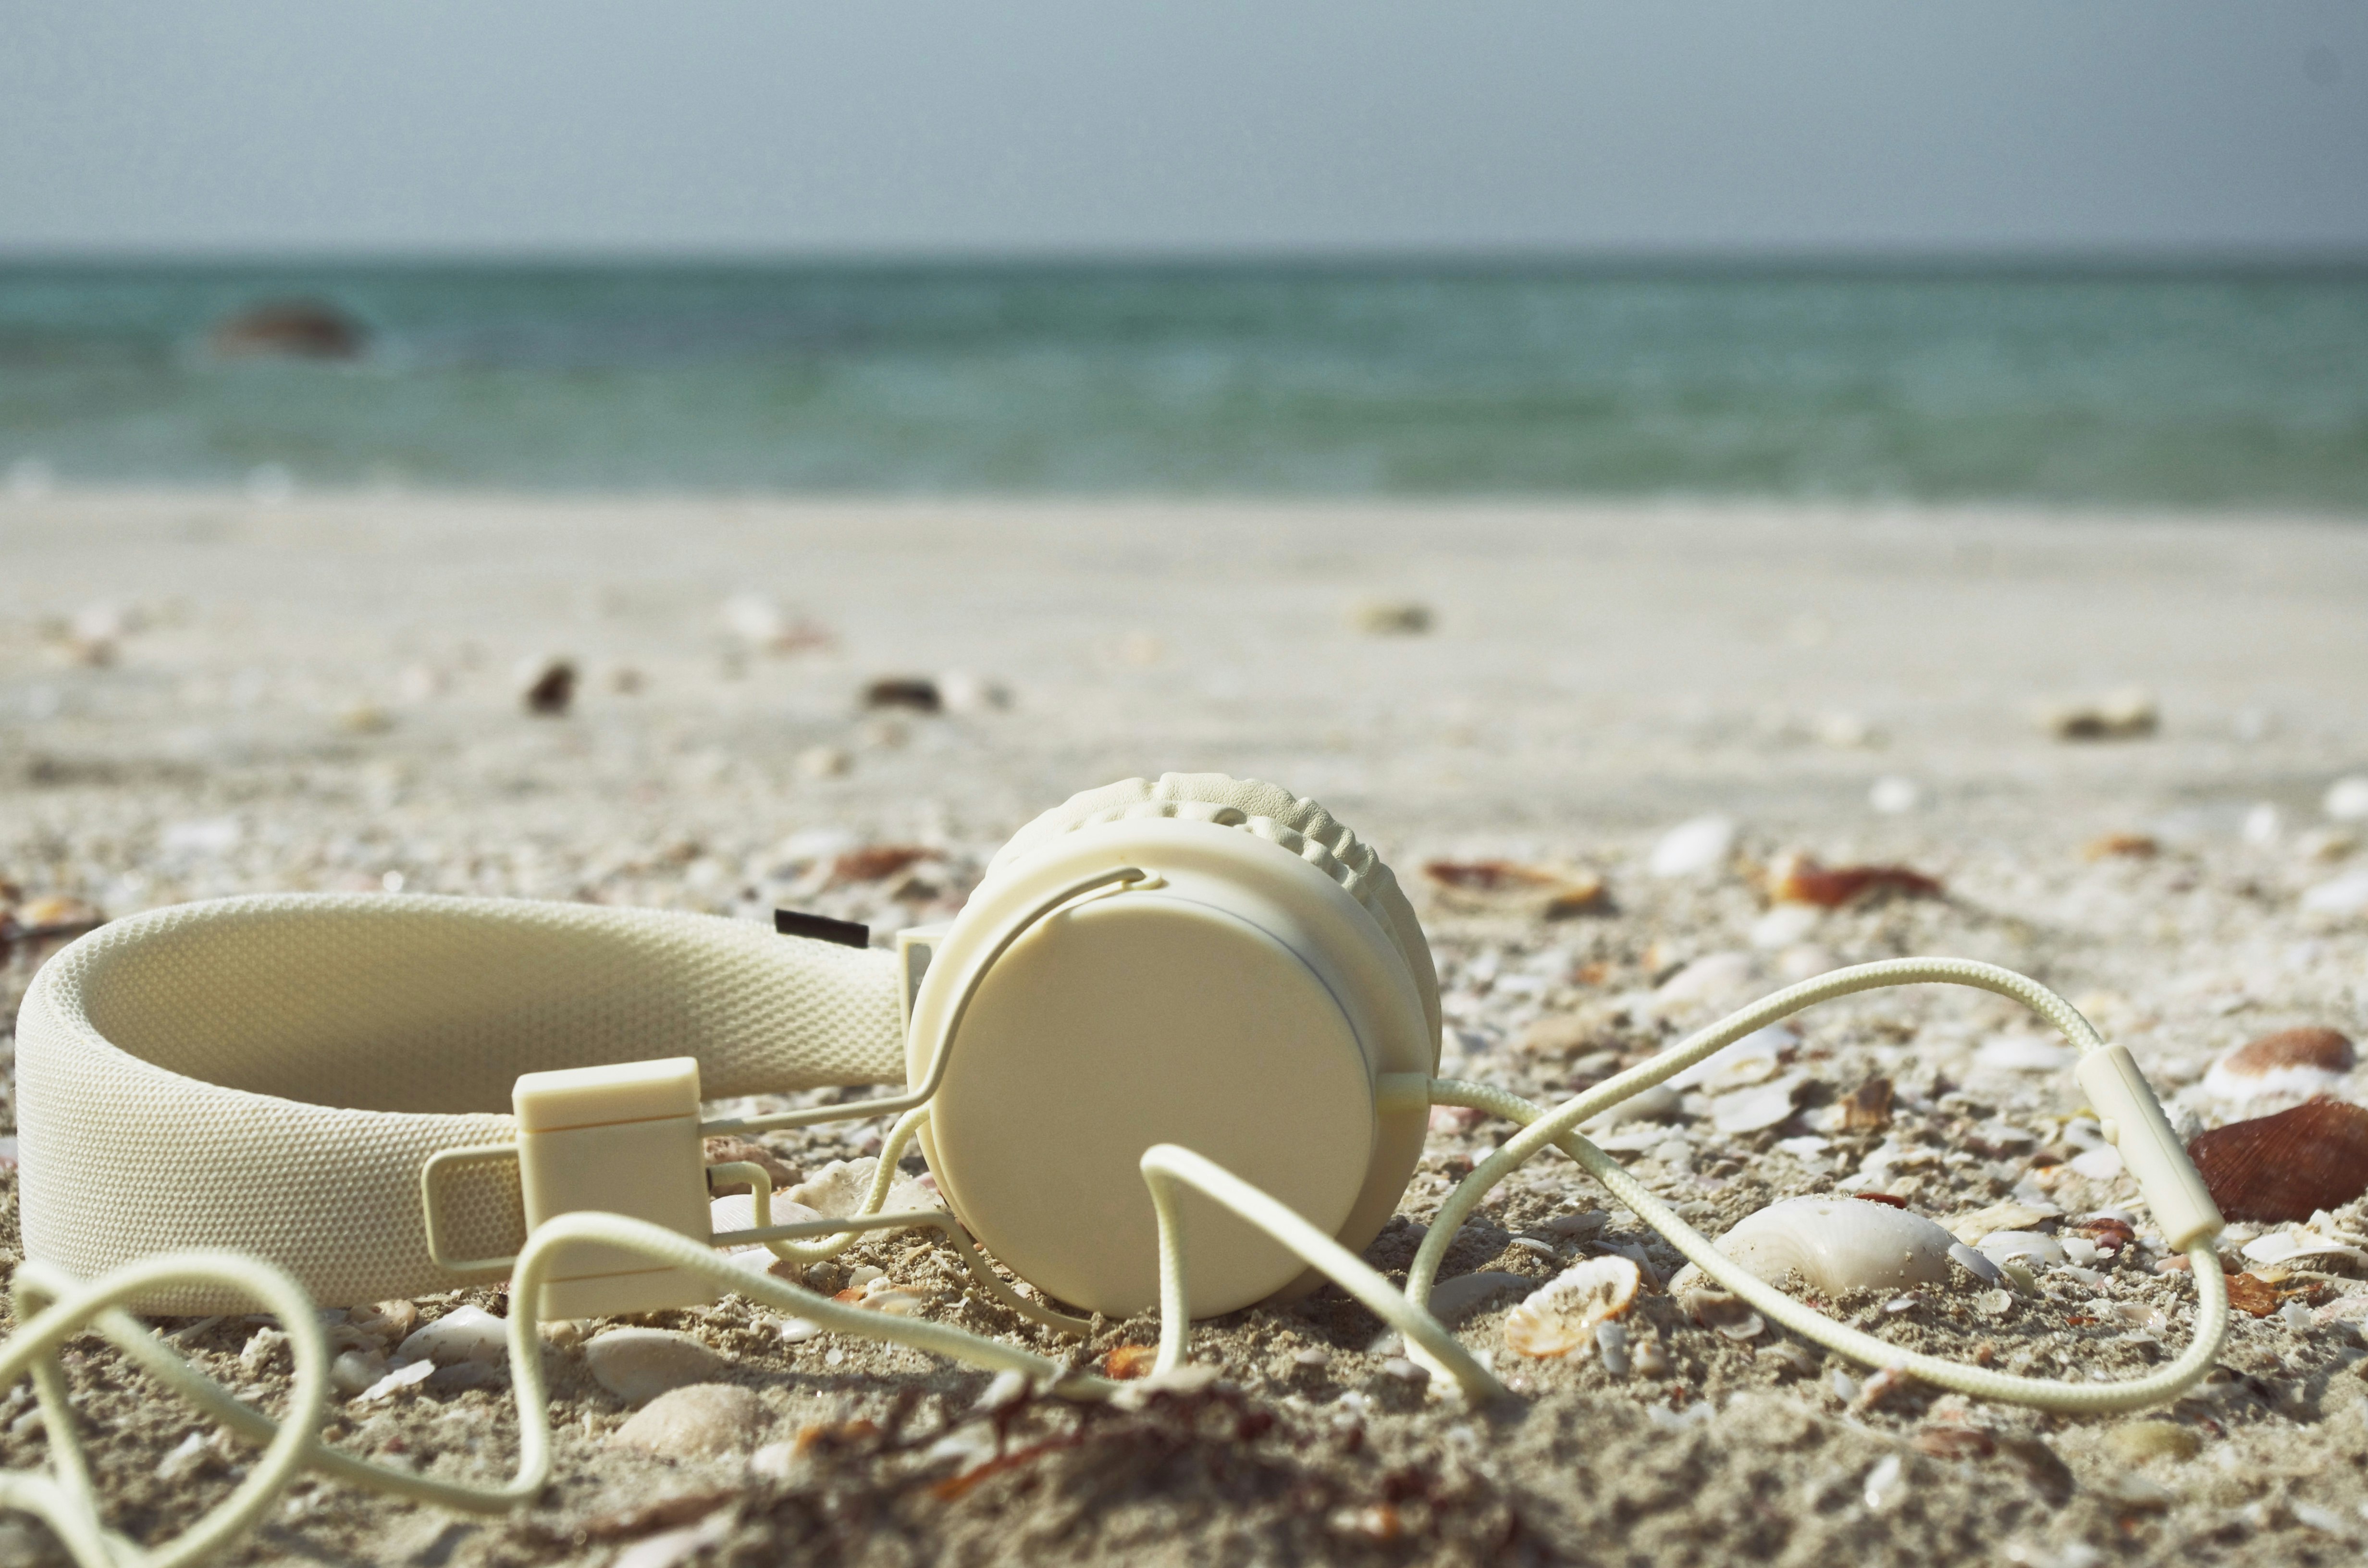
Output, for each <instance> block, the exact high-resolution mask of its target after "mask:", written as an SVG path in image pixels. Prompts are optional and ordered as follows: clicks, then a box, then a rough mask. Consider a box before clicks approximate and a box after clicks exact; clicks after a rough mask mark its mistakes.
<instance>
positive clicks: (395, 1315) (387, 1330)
mask: <svg viewBox="0 0 2368 1568" xmlns="http://www.w3.org/2000/svg"><path fill="white" fill-rule="evenodd" d="M346 1324H347V1326H348V1327H351V1328H356V1329H359V1330H360V1331H361V1332H362V1333H364V1334H366V1335H370V1337H371V1338H372V1339H375V1340H377V1341H378V1342H379V1343H380V1344H381V1345H400V1344H401V1343H403V1341H404V1340H405V1339H407V1338H409V1337H410V1335H411V1331H412V1330H413V1329H415V1328H417V1327H418V1326H419V1309H418V1308H417V1307H416V1306H414V1305H413V1304H412V1303H411V1302H409V1301H380V1302H377V1303H375V1304H373V1305H371V1306H367V1307H356V1308H354V1309H352V1310H351V1311H350V1312H347V1313H346Z"/></svg>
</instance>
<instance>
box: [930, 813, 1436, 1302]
mask: <svg viewBox="0 0 2368 1568" xmlns="http://www.w3.org/2000/svg"><path fill="white" fill-rule="evenodd" d="M1267 812H1281V813H1283V815H1282V816H1274V815H1269V814H1265V813H1267ZM1285 817H1287V818H1288V819H1289V820H1288V821H1286V820H1284V818H1285ZM1292 824H1300V825H1297V826H1294V825H1292ZM1303 829H1304V830H1305V831H1303ZM1130 866H1131V867H1135V868H1138V869H1141V870H1143V871H1144V872H1145V873H1146V874H1147V880H1146V881H1141V882H1138V883H1136V884H1134V885H1133V887H1131V888H1118V887H1105V888H1103V889H1102V890H1101V891H1100V892H1092V893H1087V894H1086V895H1085V896H1083V897H1081V898H1078V899H1076V900H1075V901H1073V902H1067V903H1064V905H1063V907H1062V908H1060V909H1059V910H1058V911H1057V912H1056V913H1053V914H1052V915H1046V916H1043V917H1042V918H1041V919H1040V920H1039V921H1038V923H1037V924H1036V925H1035V926H1033V927H1032V928H1030V929H1027V930H1026V931H1025V933H1024V934H1023V935H1018V936H1014V935H1012V934H1011V933H1012V932H1013V931H1015V930H1016V929H1017V927H1016V926H1015V924H1014V923H1015V922H1019V921H1022V920H1025V919H1028V918H1032V916H1031V915H1030V911H1034V910H1041V909H1042V908H1043V907H1044V903H1043V901H1044V900H1046V899H1048V898H1051V899H1059V898H1060V897H1061V896H1062V895H1061V890H1062V889H1063V888H1064V887H1071V886H1076V885H1079V883H1080V881H1081V880H1083V881H1085V882H1086V883H1088V884H1090V882H1091V881H1092V879H1094V878H1095V877H1096V876H1097V875H1099V874H1103V873H1108V872H1110V871H1112V870H1115V869H1118V868H1121V867H1130ZM1006 944H1008V946H1007V945H1006ZM998 955H999V956H998ZM965 993H967V994H970V995H971V996H972V998H973V1000H972V1002H971V1003H970V1005H969V1010H968V1011H967V1012H965V1013H963V1014H962V1020H961V1022H960V1024H959V1026H958V1027H957V1026H956V1024H955V1014H954V1009H955V1007H956V1006H957V1003H958V999H959V997H960V996H962V994H965ZM1438 1017H1439V1015H1438V987H1437V978H1436V973H1435V971H1433V969H1432V967H1431V964H1430V952H1429V944H1428V943H1426V942H1425V941H1424V940H1423V937H1422V929H1421V926H1420V925H1419V924H1418V923H1417V921H1416V920H1415V917H1414V912H1413V910H1412V908H1411V907H1410V906H1409V905H1408V904H1407V903H1406V898H1405V895H1404V894H1403V893H1402V892H1399V890H1398V887H1397V884H1396V881H1395V879H1394V878H1392V877H1391V876H1390V874H1389V869H1388V867H1386V866H1384V865H1383V863H1382V862H1381V859H1380V858H1379V857H1378V856H1376V855H1375V854H1374V853H1373V852H1372V848H1371V847H1370V846H1366V845H1364V844H1362V843H1360V841H1359V840H1358V839H1357V837H1356V835H1354V834H1353V833H1351V832H1349V829H1348V828H1347V827H1346V826H1345V825H1344V824H1340V823H1338V821H1337V820H1336V819H1334V818H1333V817H1332V816H1331V815H1330V814H1329V813H1328V812H1325V811H1324V809H1323V808H1322V807H1320V806H1318V805H1316V804H1315V802H1314V801H1305V800H1303V799H1300V798H1298V797H1295V796H1293V795H1292V794H1291V793H1290V792H1289V791H1287V790H1281V789H1278V788H1277V787H1275V786H1273V785H1270V784H1263V783H1259V782H1258V781H1256V780H1235V779H1232V778H1225V777H1224V776H1223V775H1220V774H1199V775H1176V774H1171V775H1168V776H1167V777H1166V778H1162V779H1161V780H1160V781H1159V782H1158V783H1156V784H1152V783H1148V782H1146V781H1144V780H1143V779H1130V780H1127V781H1124V782H1122V783H1120V784H1115V785H1110V786H1108V787H1106V788H1104V789H1101V790H1091V791H1088V792H1087V793H1086V794H1083V795H1079V796H1076V797H1074V798H1072V799H1071V800H1070V801H1066V802H1064V804H1063V805H1062V806H1059V807H1056V808H1054V809H1053V811H1051V812H1046V813H1044V815H1042V816H1041V817H1039V818H1037V819H1036V820H1035V821H1034V822H1032V823H1030V824H1029V825H1028V826H1027V827H1026V828H1023V829H1022V830H1021V831H1020V833H1019V834H1018V835H1015V836H1014V837H1013V839H1012V841H1011V842H1010V843H1009V844H1008V845H1006V846H1004V848H1003V850H1002V851H1001V852H1000V853H998V854H997V855H996V858H995V859H994V861H993V862H992V863H991V864H990V866H989V868H988V871H987V875H986V877H985V880H984V881H981V883H980V884H979V887H978V889H977V890H976V892H973V895H972V898H971V901H970V903H968V904H967V905H966V906H965V907H964V909H963V911H962V915H960V916H959V917H958V918H957V919H956V920H955V922H954V923H953V925H952V926H951V928H949V929H948V931H947V932H946V933H945V935H944V937H942V938H941V939H939V941H938V942H937V944H936V947H935V953H934V956H933V957H932V958H931V959H930V960H929V963H928V970H927V972H926V974H925V975H924V977H923V979H922V981H921V984H920V990H919V992H918V993H917V994H916V997H915V1001H914V1006H913V1015H912V1022H913V1028H912V1031H911V1038H910V1040H909V1041H908V1045H907V1058H906V1060H907V1072H908V1075H909V1077H910V1081H911V1082H912V1083H913V1084H914V1085H916V1086H917V1085H920V1084H921V1083H922V1082H923V1081H924V1080H925V1078H926V1076H927V1074H928V1072H929V1069H930V1065H931V1062H933V1061H934V1060H935V1059H936V1057H937V1055H938V1053H939V1051H945V1052H947V1053H948V1054H947V1055H946V1058H945V1062H946V1067H945V1076H944V1078H943V1080H942V1082H941V1083H940V1085H939V1090H938V1095H937V1098H936V1101H935V1106H936V1110H935V1114H934V1115H933V1117H932V1119H931V1121H930V1123H929V1124H928V1127H927V1128H925V1129H924V1131H922V1134H921V1138H922V1147H923V1151H924V1153H925V1154H926V1155H927V1157H928V1161H929V1164H930V1167H931V1169H932V1170H933V1171H935V1172H936V1173H937V1176H938V1182H939V1188H940V1190H941V1191H942V1192H943V1193H944V1194H945V1196H946V1199H947V1200H948V1201H949V1202H950V1203H951V1205H952V1207H953V1209H954V1211H955V1212H956V1214H957V1215H959V1216H961V1218H962V1220H963V1221H964V1222H965V1223H966V1224H967V1225H968V1226H969V1228H970V1229H971V1230H972V1231H973V1233H975V1234H976V1235H977V1236H978V1238H979V1240H980V1241H981V1242H983V1243H984V1244H985V1245H986V1246H987V1248H988V1249H989V1250H990V1251H991V1252H994V1253H995V1254H996V1256H998V1257H999V1258H1000V1259H1001V1260H1002V1261H1003V1262H1004V1263H1005V1264H1006V1265H1008V1267H1011V1268H1013V1269H1014V1270H1016V1271H1017V1272H1018V1273H1019V1274H1020V1275H1021V1276H1022V1277H1024V1278H1027V1279H1029V1280H1030V1283H1032V1284H1034V1285H1036V1286H1037V1287H1038V1288H1039V1289H1042V1290H1046V1291H1047V1292H1048V1293H1050V1294H1052V1295H1054V1296H1056V1297H1060V1298H1062V1299H1064V1300H1066V1301H1070V1302H1072V1303H1074V1304H1076V1305H1078V1306H1081V1307H1085V1308H1087V1309H1088V1310H1093V1311H1099V1312H1104V1313H1106V1314H1107V1315H1110V1316H1114V1317H1119V1316H1126V1315H1129V1314H1131V1313H1132V1312H1136V1311H1140V1310H1143V1309H1144V1308H1145V1307H1147V1306H1149V1305H1151V1304H1152V1303H1153V1301H1156V1273H1157V1271H1156V1226H1155V1225H1154V1223H1153V1221H1152V1215H1151V1208H1150V1199H1149V1194H1148V1191H1147V1189H1145V1188H1144V1187H1143V1185H1142V1182H1141V1173H1140V1171H1139V1169H1138V1168H1137V1165H1136V1162H1137V1161H1138V1160H1139V1159H1140V1157H1141V1154H1142V1153H1143V1151H1144V1149H1146V1148H1148V1147H1150V1146H1151V1145H1152V1144H1155V1143H1161V1142H1173V1143H1178V1144H1181V1145H1183V1146H1184V1147H1187V1148H1190V1149H1193V1150H1194V1151H1195V1152H1196V1153H1201V1154H1203V1155H1205V1156H1207V1157H1208V1158H1211V1159H1213V1160H1215V1161H1216V1162H1217V1163H1218V1164H1220V1165H1224V1166H1226V1167H1227V1168H1228V1169H1231V1170H1233V1171H1234V1172H1235V1174H1236V1175H1238V1176H1242V1177H1243V1178H1244V1179H1246V1180H1248V1181H1250V1182H1251V1183H1252V1184H1253V1185H1256V1186H1258V1187H1262V1188H1264V1189H1265V1190H1267V1191H1268V1192H1269V1193H1271V1194H1272V1195H1273V1196H1274V1197H1275V1198H1277V1199H1280V1200H1281V1201H1283V1202H1285V1203H1287V1204H1289V1205H1290V1206H1291V1207H1292V1208H1293V1209H1294V1210H1298V1211H1299V1212H1300V1213H1302V1214H1303V1215H1304V1216H1305V1217H1307V1218H1308V1219H1309V1220H1311V1221H1315V1223H1316V1224H1317V1225H1318V1226H1319V1227H1320V1228H1322V1229H1324V1230H1326V1231H1327V1232H1330V1233H1332V1234H1333V1235H1335V1236H1336V1237H1337V1239H1338V1241H1339V1242H1340V1243H1341V1244H1343V1245H1344V1246H1347V1247H1349V1249H1351V1250H1352V1251H1355V1250H1361V1249H1362V1248H1363V1247H1364V1246H1365V1245H1366V1244H1368V1243H1370V1242H1371V1241H1372V1238H1373V1236H1374V1235H1375V1234H1377V1233H1379V1232H1380V1230H1381V1227H1382V1225H1383V1223H1384V1222H1385V1221H1387V1220H1388V1219H1389V1217H1390V1215H1391V1214H1392V1213H1393V1212H1394V1211H1395V1209H1396V1207H1397V1203H1398V1200H1399V1199H1400V1198H1401V1197H1403V1195H1404V1193H1405V1191H1406V1182H1407V1181H1408V1180H1409V1179H1410V1178H1411V1176H1412V1175H1413V1172H1414V1167H1415V1165H1416V1163H1417V1160H1419V1158H1420V1157H1421V1153H1422V1145H1423V1141H1424V1137H1425V1134H1426V1132H1427V1131H1428V1123H1429V1116H1428V1113H1427V1108H1424V1107H1422V1106H1421V1105H1419V1104H1416V1105H1412V1106H1407V1105H1404V1104H1394V1105H1393V1106H1392V1107H1391V1108H1388V1109H1383V1107H1382V1105H1381V1102H1380V1101H1379V1099H1378V1097H1377V1090H1378V1088H1379V1079H1380V1078H1381V1076H1383V1075H1384V1074H1400V1075H1403V1074H1429V1073H1430V1072H1432V1071H1434V1070H1435V1069H1436V1067H1437V1063H1438V1055H1439V1045H1440V1031H1439V1022H1438ZM949 1031H953V1033H952V1038H951V1039H949V1038H947V1036H948V1033H949ZM1183 1202H1184V1206H1185V1210H1186V1213H1187V1216H1188V1218H1187V1221H1186V1223H1187V1227H1188V1231H1189V1232H1190V1243H1189V1248H1190V1256H1191V1258H1192V1265H1191V1278H1190V1289H1191V1296H1192V1302H1193V1309H1194V1312H1195V1315H1208V1314H1211V1313H1215V1312H1227V1311H1232V1310H1235V1308H1238V1307H1243V1306H1247V1305H1250V1304H1252V1303H1253V1302H1255V1301H1259V1300H1261V1299H1269V1298H1276V1297H1290V1296H1293V1295H1297V1294H1301V1293H1303V1292H1304V1290H1306V1289H1309V1288H1312V1287H1313V1286H1314V1285H1316V1284H1320V1283H1321V1279H1320V1278H1317V1277H1315V1276H1314V1275H1313V1274H1312V1273H1305V1272H1303V1271H1302V1269H1301V1266H1300V1265H1299V1263H1298V1261H1297V1260H1296V1259H1295V1258H1294V1257H1292V1256H1291V1255H1290V1254H1289V1253H1288V1252H1286V1251H1284V1250H1283V1249H1281V1247H1280V1246H1279V1245H1278V1244H1274V1243H1272V1242H1271V1241H1270V1240H1269V1239H1268V1238H1265V1237H1264V1236H1263V1235H1262V1233H1257V1232H1255V1231H1254V1230H1253V1229H1252V1228H1251V1227H1249V1226H1247V1224H1246V1222H1244V1221H1240V1220H1239V1219H1238V1218H1236V1217H1235V1216H1232V1215H1230V1214H1228V1213H1225V1212H1224V1211H1223V1210H1219V1209H1216V1208H1215V1207H1213V1206H1212V1205H1211V1204H1210V1203H1209V1202H1208V1200H1206V1199H1201V1198H1199V1197H1198V1196H1197V1195H1186V1196H1185V1198H1184V1199H1183Z"/></svg>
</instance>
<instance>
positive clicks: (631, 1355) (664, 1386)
mask: <svg viewBox="0 0 2368 1568" xmlns="http://www.w3.org/2000/svg"><path fill="white" fill-rule="evenodd" d="M584 1359H585V1362H586V1365H587V1366H588V1367H589V1368H590V1369H591V1371H592V1377H593V1380H594V1381H597V1382H598V1384H599V1385H600V1386H601V1387H602V1388H604V1389H607V1390H608V1391H609V1392H610V1393H613V1394H615V1395H616V1396H617V1397H618V1398H619V1399H621V1400H623V1401H624V1402H625V1403H627V1404H641V1403H644V1402H646V1401H648V1400H652V1399H655V1398H656V1397H657V1396H658V1395H659V1394H662V1393H664V1392H666V1391H667V1390H669V1389H678V1388H681V1387H683V1386H684V1385H686V1384H689V1383H700V1382H705V1381H712V1379H713V1378H714V1377H715V1375H716V1374H717V1373H719V1372H721V1371H723V1369H724V1368H725V1367H727V1366H728V1365H730V1363H729V1362H727V1361H726V1360H725V1359H724V1358H723V1357H722V1356H719V1355H717V1354H716V1353H715V1352H714V1351H712V1350H711V1349H709V1348H708V1347H707V1346H704V1345H702V1344H700V1342H699V1341H698V1340H696V1339H693V1338H692V1337H691V1336H690V1335H687V1334H677V1333H676V1332H675V1331H674V1330H672V1329H665V1328H612V1329H610V1330H609V1331H608V1332H607V1333H606V1334H603V1335H599V1336H598V1338H596V1339H594V1340H592V1341H591V1342H590V1343H589V1344H587V1345H586V1346H584Z"/></svg>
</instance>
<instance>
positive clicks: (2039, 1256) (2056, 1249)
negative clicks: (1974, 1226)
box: [1979, 1231, 2067, 1264]
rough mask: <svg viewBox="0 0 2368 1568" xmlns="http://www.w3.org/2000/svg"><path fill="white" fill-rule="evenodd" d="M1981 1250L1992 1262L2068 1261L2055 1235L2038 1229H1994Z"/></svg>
mask: <svg viewBox="0 0 2368 1568" xmlns="http://www.w3.org/2000/svg"><path fill="white" fill-rule="evenodd" d="M1979 1250H1980V1252H1981V1255H1982V1256H1984V1257H1987V1258H1988V1259H1989V1260H1990V1261H1991V1262H1992V1263H2001V1264H2002V1263H2006V1262H2009V1261H2012V1260H2027V1261H2029V1262H2032V1263H2063V1262H2066V1261H2067V1260H2066V1257H2065V1256H2064V1248H2063V1247H2062V1246H2061V1245H2059V1244H2057V1242H2056V1240H2055V1237H2054V1236H2046V1235H2042V1234H2040V1233H2038V1232H2037V1231H1992V1232H1991V1233H1989V1234H1988V1235H1987V1236H1984V1237H1983V1238H1982V1239H1981V1243H1980V1249H1979Z"/></svg>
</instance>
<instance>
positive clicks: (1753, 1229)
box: [1718, 1198, 1955, 1296]
mask: <svg viewBox="0 0 2368 1568" xmlns="http://www.w3.org/2000/svg"><path fill="white" fill-rule="evenodd" d="M1954 1243H1955V1238H1954V1237H1952V1236H1951V1235H1950V1234H1949V1233H1948V1232H1946V1231H1944V1230H1942V1229H1941V1227H1940V1226H1938V1225H1936V1224H1934V1223H1933V1222H1932V1221H1930V1220H1927V1219H1925V1218H1924V1217H1923V1216H1922V1215H1920V1214H1910V1213H1908V1212H1907V1210H1901V1209H1894V1208H1891V1207H1890V1206H1889V1205H1887V1204H1882V1203H1861V1202H1860V1201H1859V1200H1858V1199H1854V1198H1788V1199H1785V1200H1784V1201H1782V1203H1772V1204H1770V1205H1769V1206H1768V1207H1767V1208H1765V1209H1762V1210H1759V1212H1758V1213H1756V1214H1750V1215H1747V1216H1745V1218H1744V1219H1743V1220H1742V1221H1741V1222H1740V1223H1738V1224H1737V1225H1736V1227H1735V1228H1734V1229H1733V1230H1731V1231H1729V1232H1727V1233H1726V1234H1725V1235H1723V1236H1721V1237H1720V1238H1719V1239H1718V1250H1719V1251H1721V1252H1723V1253H1725V1254H1726V1256H1729V1257H1731V1258H1733V1259H1735V1261H1736V1262H1737V1263H1739V1264H1741V1265H1742V1266H1743V1267H1745V1268H1746V1269H1748V1270H1749V1271H1750V1272H1751V1273H1752V1274H1753V1275H1756V1276H1757V1277H1758V1278H1761V1279H1765V1280H1767V1281H1768V1282H1769V1283H1770V1284H1771V1285H1778V1284H1782V1282H1783V1279H1784V1277H1785V1276H1786V1275H1787V1274H1798V1275H1799V1276H1800V1277H1801V1278H1802V1279H1803V1280H1804V1281H1805V1282H1807V1284H1808V1286H1809V1287H1810V1289H1812V1290H1816V1291H1817V1292H1818V1293H1819V1294H1821V1295H1827V1296H1838V1295H1840V1294H1842V1293H1843V1292H1845V1291H1849V1290H1867V1289H1870V1288H1882V1289H1885V1290H1901V1289H1905V1288H1906V1287H1907V1286H1910V1285H1946V1284H1947V1283H1948V1282H1949V1248H1950V1247H1951V1246H1952V1244H1954Z"/></svg>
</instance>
